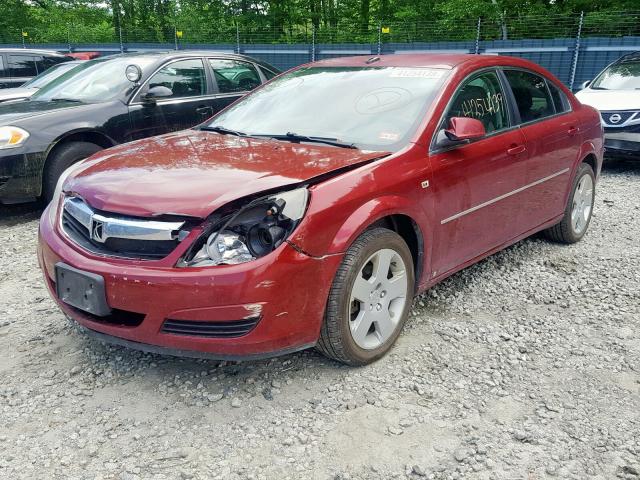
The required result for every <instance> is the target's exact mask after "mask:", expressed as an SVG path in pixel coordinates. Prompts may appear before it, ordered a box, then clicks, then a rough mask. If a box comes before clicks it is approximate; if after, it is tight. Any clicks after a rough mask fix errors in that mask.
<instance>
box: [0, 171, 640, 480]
mask: <svg viewBox="0 0 640 480" xmlns="http://www.w3.org/2000/svg"><path fill="white" fill-rule="evenodd" d="M0 208H2V210H0V299H2V301H1V303H0V451H1V452H2V454H1V455H0V478H7V479H20V478H25V479H26V478H28V479H33V478H47V479H57V478H65V479H66V478H78V479H85V478H86V479H122V480H124V479H176V478H178V479H179V478H184V479H189V478H196V479H211V478H220V479H240V478H241V479H289V478H290V479H300V478H318V479H333V478H335V479H348V478H350V479H388V478H414V479H418V478H430V479H457V478H473V479H505V480H506V479H523V480H535V479H543V478H558V479H569V478H571V479H585V478H594V479H606V480H610V479H614V478H624V479H638V478H640V342H639V341H638V340H639V338H640V293H639V292H640V289H639V287H640V244H639V243H638V239H639V238H640V166H638V165H633V164H623V163H615V164H612V165H610V166H609V167H608V168H607V169H606V171H605V172H604V175H603V177H602V179H601V183H600V185H599V191H598V195H597V202H596V209H595V216H594V219H593V222H592V224H591V229H590V232H589V233H588V235H587V236H586V237H585V239H584V240H583V241H582V242H581V243H579V244H577V245H574V246H570V247H566V246H559V245H554V244H551V243H548V242H547V241H545V240H543V239H541V238H533V239H529V240H526V241H523V242H520V243H519V244H517V245H515V246H513V247H511V248H509V249H508V250H506V251H504V252H501V253H499V254H497V255H494V256H492V257H491V258H489V259H487V260H485V261H483V262H481V263H480V264H478V265H476V266H473V267H471V268H469V269H467V270H465V271H464V272H461V273H459V274H457V275H455V276H454V277H452V278H450V279H448V280H447V281H445V282H443V283H442V284H440V285H438V286H437V287H436V288H434V289H432V290H430V291H429V292H427V293H426V294H425V295H423V296H421V297H419V298H417V299H416V301H415V305H414V308H413V311H412V313H411V318H410V321H409V323H408V325H407V328H406V329H405V332H404V334H403V335H402V336H401V337H400V339H399V341H398V343H397V345H396V347H395V348H394V349H393V350H392V352H391V354H390V355H388V356H387V357H386V358H385V359H383V360H381V361H379V362H377V363H376V364H374V365H371V366H368V367H365V368H347V367H344V366H341V365H338V364H336V363H333V362H331V361H329V360H326V359H325V358H323V357H321V356H320V355H319V354H317V353H315V352H313V351H308V352H303V353H300V354H295V355H290V356H287V357H282V358H278V359H273V360H270V361H262V362H250V363H241V364H233V363H224V362H223V363H219V362H213V361H203V360H188V359H176V358H171V357H162V356H158V355H151V354H142V353H139V352H134V351H130V350H126V349H123V348H119V347H110V346H106V345H103V344H101V343H99V342H97V341H95V340H91V339H89V338H86V337H85V336H84V335H82V334H81V333H79V332H78V331H77V329H76V328H75V327H74V325H73V324H72V323H71V322H69V321H67V320H66V319H65V318H64V316H63V315H62V314H61V313H60V312H59V311H58V310H57V308H56V307H55V305H54V303H53V301H52V300H50V299H49V297H48V295H47V293H46V291H45V288H44V286H43V283H42V281H41V278H40V271H39V269H38V266H37V260H36V256H35V248H36V230H37V217H38V212H37V211H33V208H32V207H17V208H16V207H13V208H7V207H0Z"/></svg>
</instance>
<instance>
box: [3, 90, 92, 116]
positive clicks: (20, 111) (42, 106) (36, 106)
mask: <svg viewBox="0 0 640 480" xmlns="http://www.w3.org/2000/svg"><path fill="white" fill-rule="evenodd" d="M0 92H2V90H0ZM82 105H85V104H82V103H78V102H70V101H64V100H61V101H56V102H39V101H33V100H29V101H28V102H6V103H0V125H13V124H16V122H18V121H20V120H22V119H24V118H31V117H36V116H40V115H47V114H51V113H54V112H57V111H60V110H64V109H67V108H78V107H80V106H82Z"/></svg>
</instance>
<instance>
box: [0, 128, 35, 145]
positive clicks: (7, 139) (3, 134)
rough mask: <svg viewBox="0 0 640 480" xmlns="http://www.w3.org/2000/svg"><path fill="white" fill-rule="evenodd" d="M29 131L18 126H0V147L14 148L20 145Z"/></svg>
mask: <svg viewBox="0 0 640 480" xmlns="http://www.w3.org/2000/svg"><path fill="white" fill-rule="evenodd" d="M27 138H29V132H27V131H26V130H23V129H22V128H18V127H0V148H14V147H19V146H20V145H22V144H23V143H24V142H25V141H26V140H27Z"/></svg>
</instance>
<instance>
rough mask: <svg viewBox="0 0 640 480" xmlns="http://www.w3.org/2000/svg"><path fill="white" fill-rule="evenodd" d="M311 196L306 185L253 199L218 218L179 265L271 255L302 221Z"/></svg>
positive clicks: (227, 262)
mask: <svg viewBox="0 0 640 480" xmlns="http://www.w3.org/2000/svg"><path fill="white" fill-rule="evenodd" d="M308 198H309V192H308V190H307V189H306V188H304V187H303V188H298V189H296V190H290V191H288V192H282V193H278V194H275V195H269V196H266V197H261V198H258V199H255V200H252V201H250V202H249V203H247V204H245V205H244V206H243V207H242V208H240V209H238V210H236V211H235V212H233V213H231V214H229V215H226V216H224V217H222V218H221V219H219V220H217V221H214V223H213V224H212V226H211V227H210V228H209V229H207V230H206V231H205V233H204V234H203V235H202V237H200V239H198V240H197V241H196V243H195V244H194V245H193V247H192V248H191V249H190V250H189V251H188V252H187V254H186V255H185V256H184V257H183V258H182V259H181V260H180V261H179V262H178V264H177V266H178V267H208V266H214V265H235V264H238V263H244V262H249V261H251V260H255V259H256V258H259V257H263V256H265V255H267V254H268V253H270V252H272V251H274V250H275V249H276V248H278V247H279V246H280V245H281V244H282V243H283V242H284V241H285V240H286V239H287V237H288V236H289V235H290V234H291V232H293V230H294V229H295V228H296V226H297V225H298V223H300V220H302V217H303V216H304V212H305V210H306V208H307V201H308Z"/></svg>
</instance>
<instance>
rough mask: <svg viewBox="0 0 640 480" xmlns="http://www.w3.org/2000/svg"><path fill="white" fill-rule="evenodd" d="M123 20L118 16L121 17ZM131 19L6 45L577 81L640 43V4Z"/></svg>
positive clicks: (56, 29) (43, 28) (20, 34)
mask: <svg viewBox="0 0 640 480" xmlns="http://www.w3.org/2000/svg"><path fill="white" fill-rule="evenodd" d="M116 20H117V19H116ZM165 20H166V22H165V23H159V22H157V21H156V22H151V21H150V22H149V24H148V25H145V26H140V25H137V26H130V25H126V24H124V23H119V22H118V21H114V22H112V23H106V22H105V23H103V24H99V25H91V26H88V25H82V24H75V23H73V24H68V25H58V24H56V25H53V24H52V25H40V26H38V27H37V28H36V27H33V28H31V27H30V26H29V25H24V26H21V27H20V26H17V27H16V28H14V29H7V30H5V31H2V32H0V44H4V45H5V46H13V47H25V48H35V47H43V46H45V47H47V48H53V49H56V50H60V51H68V52H72V51H100V52H102V53H103V54H107V53H117V52H127V51H140V50H148V49H176V50H179V49H194V48H206V49H215V50H218V51H225V52H235V53H243V54H247V55H250V56H254V57H257V58H260V59H262V60H265V61H267V62H269V63H272V64H273V65H275V66H276V67H278V68H281V69H287V68H291V67H293V66H296V65H299V64H302V63H306V62H309V61H314V60H320V59H324V58H332V57H336V56H345V55H372V54H390V53H410V52H442V53H447V52H449V53H475V54H498V55H512V56H521V57H523V58H527V59H529V60H532V61H534V62H536V63H539V64H541V65H543V66H544V67H546V68H548V69H549V70H551V71H552V72H553V73H554V74H555V75H556V76H558V77H559V78H560V79H561V80H562V81H563V82H565V83H566V84H567V85H568V86H570V87H571V88H574V87H576V86H577V85H579V84H580V83H581V82H583V81H584V80H587V79H590V78H593V75H595V74H596V73H597V72H598V71H599V70H600V69H601V68H603V67H604V66H605V65H606V64H607V63H609V62H611V61H613V60H615V59H616V58H618V57H619V56H621V55H623V54H625V53H629V52H630V51H634V50H640V11H634V12H593V13H579V14H572V15H559V14H552V15H525V14H523V15H515V16H513V15H512V16H508V15H505V16H503V17H493V18H469V19H467V20H464V21H460V20H447V19H442V20H437V21H432V22H414V23H411V22H403V23H389V22H376V23H374V24H369V25H353V24H349V23H346V22H345V21H343V20H336V21H335V22H333V23H334V24H333V25H318V26H314V25H313V24H309V25H282V26H279V27H277V28H257V27H251V26H247V25H243V24H242V22H241V20H238V19H231V20H229V19H224V18H221V19H218V20H217V21H216V22H215V23H206V22H197V21H196V20H193V22H192V21H190V20H189V19H177V20H172V19H170V18H169V19H165Z"/></svg>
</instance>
